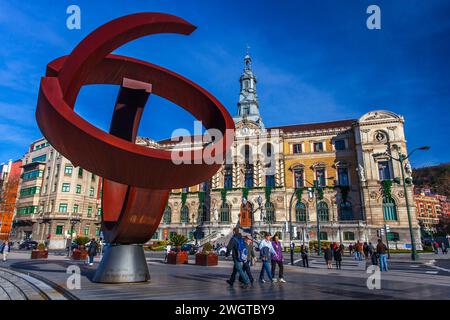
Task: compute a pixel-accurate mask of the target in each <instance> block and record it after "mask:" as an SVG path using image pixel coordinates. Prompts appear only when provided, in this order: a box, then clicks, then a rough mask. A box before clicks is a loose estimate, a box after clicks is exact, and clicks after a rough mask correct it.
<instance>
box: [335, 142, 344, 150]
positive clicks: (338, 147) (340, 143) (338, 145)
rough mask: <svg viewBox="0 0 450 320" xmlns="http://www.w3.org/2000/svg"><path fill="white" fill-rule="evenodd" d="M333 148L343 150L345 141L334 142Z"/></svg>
mask: <svg viewBox="0 0 450 320" xmlns="http://www.w3.org/2000/svg"><path fill="white" fill-rule="evenodd" d="M334 148H335V149H336V150H345V140H336V141H335V142H334Z"/></svg>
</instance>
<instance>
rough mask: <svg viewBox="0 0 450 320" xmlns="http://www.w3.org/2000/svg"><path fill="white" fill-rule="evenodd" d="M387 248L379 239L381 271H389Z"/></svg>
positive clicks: (378, 252) (378, 253)
mask: <svg viewBox="0 0 450 320" xmlns="http://www.w3.org/2000/svg"><path fill="white" fill-rule="evenodd" d="M386 252H387V247H386V245H385V244H384V243H383V241H381V239H378V244H377V255H378V257H379V263H380V271H383V270H384V271H388V263H387V254H386Z"/></svg>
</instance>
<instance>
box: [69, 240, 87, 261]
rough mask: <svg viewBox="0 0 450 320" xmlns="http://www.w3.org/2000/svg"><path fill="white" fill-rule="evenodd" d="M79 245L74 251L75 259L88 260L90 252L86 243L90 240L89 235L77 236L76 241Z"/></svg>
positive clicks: (73, 257)
mask: <svg viewBox="0 0 450 320" xmlns="http://www.w3.org/2000/svg"><path fill="white" fill-rule="evenodd" d="M73 242H74V243H76V245H77V247H76V248H75V249H73V251H72V259H73V260H86V259H87V255H88V252H87V250H86V243H88V242H89V238H88V237H77V238H76V239H75V240H74V241H73Z"/></svg>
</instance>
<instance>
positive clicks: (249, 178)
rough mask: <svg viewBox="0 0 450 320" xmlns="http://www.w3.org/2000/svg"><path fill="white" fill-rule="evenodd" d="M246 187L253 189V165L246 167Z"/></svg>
mask: <svg viewBox="0 0 450 320" xmlns="http://www.w3.org/2000/svg"><path fill="white" fill-rule="evenodd" d="M244 185H245V187H246V188H253V165H252V164H247V165H246V167H245V176H244Z"/></svg>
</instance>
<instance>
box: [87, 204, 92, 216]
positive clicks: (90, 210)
mask: <svg viewBox="0 0 450 320" xmlns="http://www.w3.org/2000/svg"><path fill="white" fill-rule="evenodd" d="M87 216H88V217H89V218H90V217H92V207H91V206H89V207H88V209H87Z"/></svg>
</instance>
